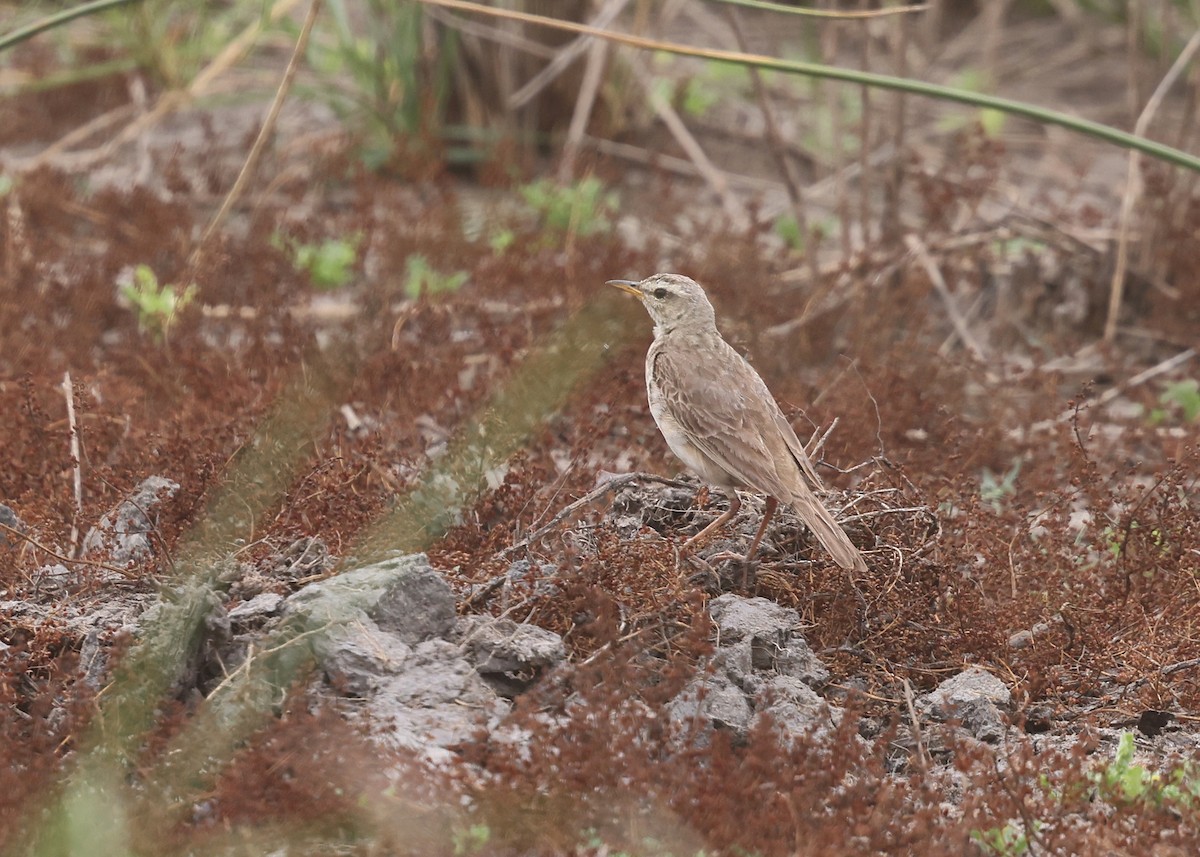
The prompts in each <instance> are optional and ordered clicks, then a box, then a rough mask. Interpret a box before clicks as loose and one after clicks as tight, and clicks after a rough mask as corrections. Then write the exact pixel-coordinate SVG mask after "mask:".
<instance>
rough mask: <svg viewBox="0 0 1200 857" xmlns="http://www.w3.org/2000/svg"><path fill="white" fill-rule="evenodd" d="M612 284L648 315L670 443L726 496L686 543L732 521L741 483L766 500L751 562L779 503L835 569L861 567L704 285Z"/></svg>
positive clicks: (657, 398)
mask: <svg viewBox="0 0 1200 857" xmlns="http://www.w3.org/2000/svg"><path fill="white" fill-rule="evenodd" d="M608 285H610V286H616V287H617V288H618V289H621V290H622V291H625V292H629V293H630V294H631V295H634V296H636V297H637V298H638V299H639V300H641V302H642V304H643V305H644V306H645V307H646V311H647V312H649V313H650V317H651V318H652V319H654V342H653V343H652V344H651V346H650V350H649V352H647V354H646V392H647V394H648V395H649V399H650V413H651V414H653V416H654V422H655V423H657V424H658V429H659V431H661V432H662V435H663V437H664V438H665V439H666V441H667V446H669V447H670V448H671V451H672V452H674V453H675V454H676V455H677V456H678V457H679V458H680V459H681V460H682V461H683V463H684V464H686V465H687V466H688V467H689V468H690V469H691V470H693V471H695V472H696V474H697V475H698V476H700V478H701V479H703V480H705V481H706V482H709V483H711V484H713V485H715V486H717V487H718V488H720V489H721V490H722V491H724V492H725V494H726V495H727V496H728V497H729V511H727V512H725V513H724V514H722V515H721V516H720V517H719V518H717V519H716V520H715V521H713V522H712V523H711V524H709V525H708V526H707V527H705V528H704V529H703V530H701V531H700V532H699V533H697V534H696V535H694V536H692V538H690V539H688V541H687V542H686V543H685V545H684V546H685V547H693V546H697V545H699V544H701V543H703V542H705V541H706V540H707V539H709V538H710V537H711V536H712V535H713V534H714V533H716V532H717V531H718V530H719V529H720V528H721V527H723V526H725V524H726V523H728V522H729V521H730V520H732V518H733V517H734V516H735V515H736V514H737V513H738V510H739V509H740V508H741V505H742V504H741V501H740V500H739V499H738V496H737V489H738V488H739V487H742V488H749V489H751V490H753V491H758V492H761V493H763V494H766V495H767V502H766V512H765V514H764V516H763V521H762V524H760V525H759V527H758V532H757V533H756V534H755V536H754V540H753V541H752V542H751V543H750V549H749V550H748V551H747V552H746V557H745V559H746V561H749V560H751V559H753V558H754V554H755V552H756V551H757V550H758V544H759V542H761V541H762V537H763V534H764V533H765V532H766V530H767V524H768V523H770V521H771V517H772V515H774V514H775V509H776V507H777V506H778V505H779V502H780V501H783V502H784V503H787V504H788V505H789V506H791V507H792V508H793V509H795V510H796V514H797V515H799V516H800V520H802V521H803V522H804V523H805V524H807V525H808V527H809V529H811V530H812V531H813V533H814V534H815V535H816V537H817V539H818V541H820V542H821V544H822V545H823V546H824V547H825V550H827V551H829V553H830V554H831V555H832V556H833V558H834V560H835V561H836V562H837V564H838V565H840V566H841V567H842V568H847V569H849V568H852V569H855V570H857V571H866V563H865V562H864V561H863V558H862V554H860V553H859V551H858V548H856V547H855V546H854V544H853V543H852V542H851V541H850V539H849V537H847V535H846V533H845V531H844V530H843V529H842V528H841V527H840V526H839V525H838V523H837V521H835V520H834V519H833V515H831V514H830V513H829V510H828V509H826V508H825V506H824V505H822V504H821V501H820V500H819V499H817V496H816V494H814V493H813V489H814V488H815V489H821V488H822V487H823V486H822V484H821V479H820V477H818V476H817V472H816V470H815V469H814V468H813V465H812V462H811V461H810V460H809V458H808V453H806V452H805V451H804V447H803V445H801V443H800V440H799V439H798V438H797V437H796V432H795V431H793V430H792V427H791V425H790V424H789V423H788V421H787V420H786V419H785V418H784V416H783V412H782V411H781V410H780V409H779V405H778V404H776V402H775V399H774V398H773V397H772V396H771V391H770V390H768V389H767V385H766V384H765V383H764V382H763V379H762V378H760V377H759V375H758V373H757V372H755V371H754V367H753V366H751V365H750V364H749V363H748V362H746V359H745V358H744V357H742V355H740V354H738V353H737V351H735V350H734V349H733V348H732V347H731V346H730V345H729V343H727V342H726V341H725V340H724V339H722V338H721V334H720V332H719V331H718V330H717V320H716V313H715V312H714V311H713V307H712V304H710V303H709V302H708V298H707V297H706V296H705V294H704V290H703V289H702V288H700V285H699V284H698V283H697V282H696V281H695V280H692V279H689V278H688V277H684V276H681V275H679V274H655V275H654V276H652V277H647V278H646V279H644V280H642V281H641V282H634V281H632V280H609V281H608Z"/></svg>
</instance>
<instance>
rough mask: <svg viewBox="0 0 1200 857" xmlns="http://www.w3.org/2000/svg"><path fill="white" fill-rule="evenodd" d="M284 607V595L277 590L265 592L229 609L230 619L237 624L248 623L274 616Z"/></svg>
mask: <svg viewBox="0 0 1200 857" xmlns="http://www.w3.org/2000/svg"><path fill="white" fill-rule="evenodd" d="M282 607H283V596H282V595H280V594H279V593H277V592H263V593H261V594H259V595H255V596H254V597H253V598H251V599H250V600H249V601H243V602H242V603H241V604H238V605H237V606H236V607H234V608H232V609H231V610H230V611H229V621H230V622H232V623H233V624H235V625H248V624H250V623H252V622H255V621H257V620H261V619H265V618H267V617H269V616H274V615H275V614H276V613H278V612H279V611H280V609H282Z"/></svg>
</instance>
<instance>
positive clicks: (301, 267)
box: [271, 232, 362, 291]
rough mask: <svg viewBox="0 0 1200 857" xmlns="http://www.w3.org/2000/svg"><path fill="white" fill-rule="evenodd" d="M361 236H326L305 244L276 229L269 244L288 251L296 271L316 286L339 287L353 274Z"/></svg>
mask: <svg viewBox="0 0 1200 857" xmlns="http://www.w3.org/2000/svg"><path fill="white" fill-rule="evenodd" d="M361 243H362V235H358V234H355V235H352V236H350V237H349V238H327V239H325V240H324V241H322V242H321V243H319V244H304V243H301V242H299V241H295V240H292V239H290V238H287V237H285V236H283V235H280V234H279V233H278V232H277V233H275V234H274V235H273V236H271V246H272V247H274V248H276V249H277V250H282V251H283V252H285V253H287V254H288V255H289V256H290V257H291V260H292V265H293V267H295V269H296V270H297V271H304V272H305V273H307V274H308V276H309V278H310V279H312V281H313V285H315V286H316V287H317V288H319V289H323V290H327V291H328V290H332V289H340V288H341V287H342V286H344V285H346V284H347V283H349V282H350V280H351V279H352V278H353V276H354V263H355V262H357V261H358V245H359V244H361Z"/></svg>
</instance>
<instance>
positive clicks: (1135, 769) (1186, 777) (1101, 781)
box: [1090, 732, 1200, 810]
mask: <svg viewBox="0 0 1200 857" xmlns="http://www.w3.org/2000/svg"><path fill="white" fill-rule="evenodd" d="M1134 749H1135V746H1134V738H1133V733H1132V732H1124V733H1122V735H1121V739H1120V741H1119V742H1118V743H1117V752H1116V754H1115V755H1114V756H1113V759H1112V761H1111V762H1109V763H1108V764H1107V765H1105V766H1104V767H1102V768H1099V769H1098V770H1095V771H1092V773H1091V775H1090V780H1091V784H1092V786H1093V787H1094V788H1095V790H1096V796H1097V797H1099V798H1100V799H1101V800H1103V801H1106V802H1107V803H1111V804H1116V805H1128V804H1133V803H1143V804H1149V805H1152V806H1155V807H1170V808H1172V809H1175V810H1181V809H1194V808H1195V807H1196V806H1198V805H1200V770H1198V769H1197V768H1196V766H1195V765H1194V764H1192V763H1184V764H1182V765H1179V766H1178V767H1175V768H1173V769H1172V770H1170V771H1168V772H1166V773H1159V772H1157V771H1151V770H1150V769H1149V768H1147V767H1145V766H1144V765H1138V764H1134V761H1133V754H1134Z"/></svg>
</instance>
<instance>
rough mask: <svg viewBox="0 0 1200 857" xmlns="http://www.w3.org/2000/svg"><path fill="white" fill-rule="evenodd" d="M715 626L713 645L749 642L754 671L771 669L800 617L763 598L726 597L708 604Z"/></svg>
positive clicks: (728, 595) (789, 609) (730, 595)
mask: <svg viewBox="0 0 1200 857" xmlns="http://www.w3.org/2000/svg"><path fill="white" fill-rule="evenodd" d="M708 611H709V614H710V615H711V616H712V619H713V622H715V623H716V626H717V645H718V646H725V645H728V644H730V643H737V642H739V641H741V640H750V643H751V647H750V654H751V660H752V662H753V665H754V667H755V668H757V669H773V668H774V667H775V664H776V662H777V660H778V658H779V655H780V653H781V652H782V651H783V649H784V646H785V645H786V643H787V642H788V640H789V638H790V637H791V635H792V629H793V628H795V627H796V626H797V625H799V624H800V614H799V613H797V612H796V611H795V610H792V609H791V608H790V607H781V606H780V605H778V604H776V603H775V602H774V601H771V600H769V599H767V598H743V597H741V596H740V595H732V594H726V595H722V596H720V597H718V598H714V599H713V600H712V601H711V602H709V605H708Z"/></svg>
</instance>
